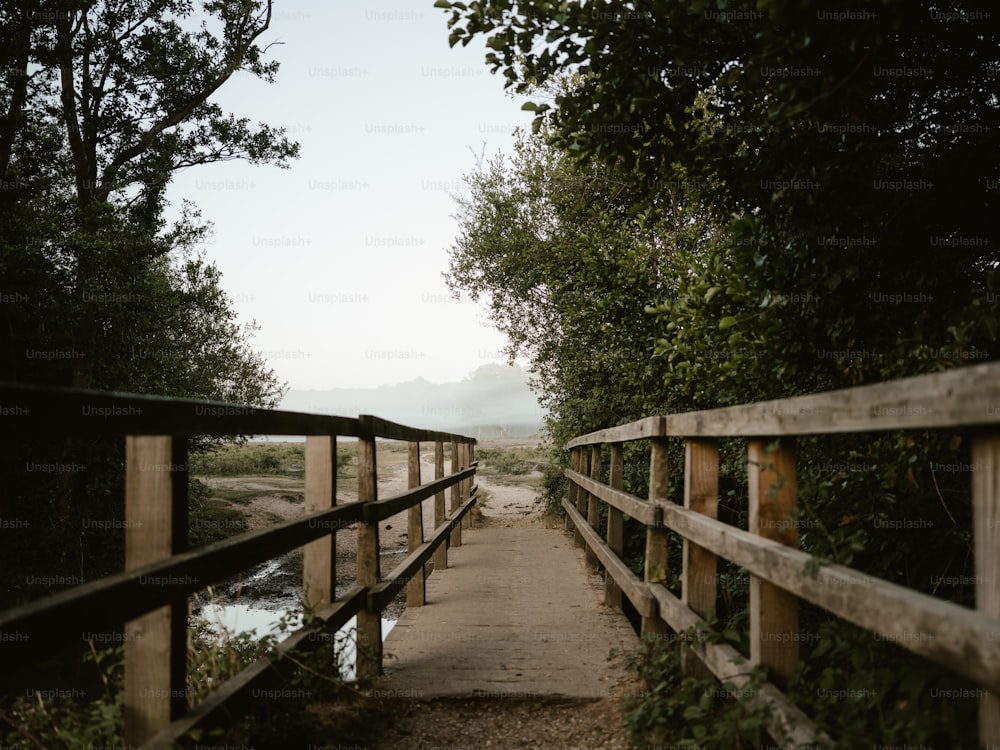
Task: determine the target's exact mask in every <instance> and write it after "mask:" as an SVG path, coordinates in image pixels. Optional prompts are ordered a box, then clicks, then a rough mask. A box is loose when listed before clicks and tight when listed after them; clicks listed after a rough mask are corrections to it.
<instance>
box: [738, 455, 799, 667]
mask: <svg viewBox="0 0 1000 750" xmlns="http://www.w3.org/2000/svg"><path fill="white" fill-rule="evenodd" d="M747 471H748V472H749V480H750V481H749V495H750V509H749V510H750V533H751V534H755V535H757V536H761V537H764V538H765V539H773V540H774V541H776V542H780V543H781V544H784V545H787V546H789V547H797V546H798V541H799V534H798V528H797V527H796V524H795V519H794V515H795V503H796V500H797V492H798V488H797V484H796V478H795V452H794V450H793V449H792V448H791V447H790V446H789V445H786V444H784V443H782V444H780V445H775V444H772V445H769V444H768V442H767V441H766V440H759V439H752V440H749V441H747ZM798 636H799V602H798V599H797V598H796V597H795V596H794V595H793V594H790V593H788V592H787V591H785V590H783V589H782V588H780V587H778V586H775V585H774V584H773V583H771V582H770V581H767V580H766V579H763V578H761V577H759V576H755V575H751V576H750V660H751V661H752V662H753V663H754V664H763V665H764V666H766V667H767V668H768V670H769V672H770V674H771V675H773V677H774V679H775V681H776V682H777V683H778V684H779V685H781V686H782V687H784V686H785V685H787V684H788V681H789V680H790V679H791V677H792V672H794V671H795V667H796V665H797V664H798V661H799V638H798Z"/></svg>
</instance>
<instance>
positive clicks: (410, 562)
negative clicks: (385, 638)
mask: <svg viewBox="0 0 1000 750" xmlns="http://www.w3.org/2000/svg"><path fill="white" fill-rule="evenodd" d="M475 504H476V498H474V497H471V498H469V499H468V500H467V501H466V502H465V503H464V504H463V505H462V507H461V508H459V509H458V511H457V512H456V513H455V514H453V515H452V517H451V518H449V519H448V520H447V521H445V522H444V523H443V524H441V525H440V526H439V527H438V528H436V529H435V530H434V533H433V534H432V535H431V538H430V539H429V540H428V541H426V542H424V543H423V544H422V545H420V547H418V548H417V549H415V550H413V551H412V552H410V553H409V554H408V555H407V556H406V558H405V559H404V560H403V561H402V562H400V563H399V565H397V566H396V567H395V568H393V569H392V572H390V573H389V575H388V576H386V577H385V578H384V579H382V580H381V581H380V582H379V583H378V584H377V585H376V586H374V587H372V589H371V591H370V592H369V594H368V603H369V607H371V608H372V609H378V610H379V611H381V610H382V609H384V608H385V607H386V606H387V605H388V604H389V602H391V601H392V599H393V597H395V596H396V594H397V593H399V591H400V589H402V588H403V586H405V585H407V584H408V582H409V581H410V580H412V577H413V575H414V574H415V573H417V572H418V571H419V570H420V569H421V568H422V567H423V566H424V563H426V562H427V561H428V560H430V559H431V555H433V554H434V551H435V550H436V549H438V548H439V547H440V546H441V545H443V544H445V543H446V542H447V540H448V535H449V534H450V533H451V530H452V529H453V528H454V527H455V526H458V525H460V524H461V523H462V518H463V517H465V516H466V515H467V514H468V512H469V511H470V510H472V506H473V505H475Z"/></svg>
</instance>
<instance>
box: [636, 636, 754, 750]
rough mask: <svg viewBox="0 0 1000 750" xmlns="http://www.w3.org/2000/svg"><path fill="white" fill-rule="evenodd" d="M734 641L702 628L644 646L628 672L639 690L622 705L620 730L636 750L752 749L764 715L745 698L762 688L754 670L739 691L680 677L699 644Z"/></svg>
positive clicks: (700, 647) (727, 684) (691, 677)
mask: <svg viewBox="0 0 1000 750" xmlns="http://www.w3.org/2000/svg"><path fill="white" fill-rule="evenodd" d="M722 640H734V641H738V640H739V635H738V634H737V633H736V632H734V631H725V632H724V633H722V634H719V633H716V632H714V631H713V630H712V629H711V628H710V626H709V625H708V624H706V623H702V624H701V625H700V626H699V627H698V628H697V629H692V630H689V631H685V632H682V633H678V634H677V635H676V637H670V638H667V639H650V640H644V641H643V643H642V647H641V648H640V650H639V651H638V652H637V653H636V654H634V655H633V656H632V657H631V659H630V661H629V666H630V668H631V669H633V670H634V671H636V672H637V673H638V675H639V678H640V679H641V680H642V682H643V684H644V687H645V690H643V691H640V692H639V693H638V694H637V695H635V696H633V697H630V698H628V699H626V703H625V711H626V714H625V717H624V720H625V725H626V727H627V728H628V731H629V735H630V738H631V741H632V743H633V745H634V746H635V747H638V748H656V747H676V748H691V750H742V749H743V748H747V749H748V750H749V749H750V748H756V747H757V746H758V743H757V737H758V735H759V733H760V731H761V730H762V729H763V728H764V727H765V724H766V720H767V717H768V713H767V711H766V710H765V709H764V708H762V707H760V706H755V705H753V703H752V702H751V701H750V700H747V699H748V698H752V697H753V696H756V695H757V691H758V688H759V687H760V685H761V684H762V683H763V682H764V679H765V674H764V671H763V670H762V669H758V670H756V671H755V672H754V673H753V675H751V677H750V679H749V680H748V682H746V683H745V684H744V685H742V686H740V687H736V686H735V685H734V684H732V683H729V682H726V683H722V684H721V685H720V684H719V682H718V681H716V680H715V679H702V678H699V677H694V676H691V675H686V674H685V673H684V671H683V669H682V668H681V667H682V664H683V663H684V661H685V658H686V657H687V658H694V657H695V656H696V654H697V653H698V652H699V651H700V650H701V649H702V648H703V644H705V643H718V642H721V641H722Z"/></svg>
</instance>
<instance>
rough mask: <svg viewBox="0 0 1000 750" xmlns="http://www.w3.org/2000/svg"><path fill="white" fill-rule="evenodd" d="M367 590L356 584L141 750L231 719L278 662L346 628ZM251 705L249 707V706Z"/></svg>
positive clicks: (167, 745)
mask: <svg viewBox="0 0 1000 750" xmlns="http://www.w3.org/2000/svg"><path fill="white" fill-rule="evenodd" d="M367 595H368V590H367V589H366V588H364V587H362V586H354V587H353V588H351V589H350V590H348V591H347V592H345V593H344V595H343V596H342V597H340V599H338V600H337V601H336V602H334V603H333V604H330V605H329V606H327V607H325V608H323V609H322V610H320V611H318V612H315V613H314V616H315V618H316V620H317V621H318V622H317V623H316V626H315V627H311V628H300V629H299V630H297V631H295V632H294V633H293V634H292V635H290V636H288V638H285V639H284V640H283V641H281V643H279V644H278V645H277V646H276V647H275V654H274V656H273V657H265V658H261V659H258V660H257V661H255V662H254V663H253V664H251V665H249V666H248V667H246V669H244V670H243V671H241V672H240V673H239V674H238V675H236V676H235V677H232V678H230V679H229V680H226V682H224V683H223V684H222V685H221V686H220V687H219V688H218V689H217V690H215V691H213V692H212V694H211V695H209V696H208V697H207V698H206V699H205V700H204V701H202V702H201V703H199V704H198V705H197V706H196V707H195V708H194V709H193V710H192V711H191V712H189V713H187V714H185V715H184V716H183V717H182V718H180V719H177V720H176V721H172V722H171V723H170V724H168V725H167V726H166V727H164V728H163V729H162V730H161V731H159V732H157V733H156V734H155V735H153V737H151V738H150V739H149V740H147V741H146V742H144V743H143V745H142V748H141V750H172V749H173V748H174V747H176V743H177V742H178V740H180V739H181V738H182V737H184V736H185V735H186V734H188V733H189V732H192V731H194V730H196V729H199V728H201V727H205V726H207V725H211V724H213V723H218V722H219V721H220V720H231V719H232V718H233V716H234V715H235V714H236V713H237V712H239V710H240V709H241V708H243V707H244V705H245V704H248V702H249V701H248V698H249V694H250V693H251V692H252V691H254V690H265V689H266V686H267V685H271V684H274V683H275V682H276V681H277V679H276V678H277V676H278V673H277V670H276V664H277V663H278V662H280V660H281V659H282V658H284V657H285V656H288V655H290V654H292V653H298V654H303V653H308V652H310V651H313V650H315V649H317V648H319V647H320V646H322V645H323V644H324V643H329V642H330V639H331V638H333V637H334V636H333V634H334V633H336V632H337V631H338V630H340V628H342V627H344V625H346V624H347V623H348V622H349V621H350V619H351V618H352V617H354V616H355V615H356V614H357V613H358V612H359V611H361V609H362V608H364V606H365V599H366V597H367ZM246 707H247V708H249V706H248V705H247V706H246Z"/></svg>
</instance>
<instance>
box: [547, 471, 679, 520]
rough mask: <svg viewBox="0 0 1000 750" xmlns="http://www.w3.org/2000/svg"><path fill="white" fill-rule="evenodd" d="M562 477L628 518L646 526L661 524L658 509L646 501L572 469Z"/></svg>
mask: <svg viewBox="0 0 1000 750" xmlns="http://www.w3.org/2000/svg"><path fill="white" fill-rule="evenodd" d="M564 476H565V477H566V478H567V479H570V480H572V481H573V482H575V483H576V484H577V486H579V487H582V488H583V489H584V490H586V491H587V492H589V493H590V494H591V495H593V496H594V497H596V498H598V499H599V500H603V501H604V502H606V503H607V504H608V505H610V506H612V507H614V508H617V509H618V510H620V511H622V512H623V513H628V514H629V516H631V517H632V518H634V519H635V520H637V521H640V522H642V523H643V524H645V525H646V526H659V525H660V524H661V521H660V511H659V509H658V508H657V507H656V506H655V505H653V504H652V503H650V502H649V501H648V500H644V499H643V498H641V497H636V496H635V495H630V494H628V493H627V492H624V491H622V490H616V489H614V488H613V487H608V485H606V484H602V483H600V482H598V481H595V480H593V479H591V478H590V477H588V476H585V475H584V474H581V473H580V472H578V471H573V470H572V469H566V471H565V472H564Z"/></svg>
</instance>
